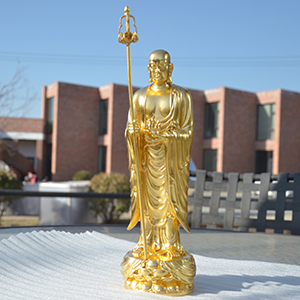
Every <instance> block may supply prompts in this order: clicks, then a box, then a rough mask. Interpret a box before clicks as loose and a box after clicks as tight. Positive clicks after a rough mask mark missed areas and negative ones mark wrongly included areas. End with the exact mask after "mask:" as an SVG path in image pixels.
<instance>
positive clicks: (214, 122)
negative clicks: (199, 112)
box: [204, 102, 219, 139]
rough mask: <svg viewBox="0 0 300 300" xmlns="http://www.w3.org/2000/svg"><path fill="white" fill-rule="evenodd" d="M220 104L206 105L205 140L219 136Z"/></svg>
mask: <svg viewBox="0 0 300 300" xmlns="http://www.w3.org/2000/svg"><path fill="white" fill-rule="evenodd" d="M218 123H219V102H213V103H205V116H204V138H206V139H211V138H214V137H217V136H218V126H219V124H218Z"/></svg>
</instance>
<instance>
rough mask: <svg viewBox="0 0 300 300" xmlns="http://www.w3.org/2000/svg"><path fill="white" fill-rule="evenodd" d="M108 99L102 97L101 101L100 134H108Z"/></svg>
mask: <svg viewBox="0 0 300 300" xmlns="http://www.w3.org/2000/svg"><path fill="white" fill-rule="evenodd" d="M107 121H108V99H101V100H100V103H99V135H105V134H107Z"/></svg>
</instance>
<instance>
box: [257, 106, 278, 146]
mask: <svg viewBox="0 0 300 300" xmlns="http://www.w3.org/2000/svg"><path fill="white" fill-rule="evenodd" d="M274 121H275V104H274V103H272V104H266V105H258V106H257V132H256V139H257V140H259V141H264V140H273V139H274Z"/></svg>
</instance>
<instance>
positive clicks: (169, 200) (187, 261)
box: [119, 6, 196, 296]
mask: <svg viewBox="0 0 300 300" xmlns="http://www.w3.org/2000/svg"><path fill="white" fill-rule="evenodd" d="M124 11H125V15H124V16H123V17H122V18H121V19H120V27H119V42H121V43H123V44H125V45H126V49H127V66H128V72H127V75H128V92H129V100H130V114H129V116H128V122H127V128H126V131H125V136H126V140H127V146H128V157H129V170H130V183H131V212H132V216H131V221H130V224H129V226H128V229H131V228H133V227H134V226H135V225H136V224H137V222H138V221H140V222H141V235H140V238H139V241H138V243H137V244H136V246H135V247H134V248H133V250H132V251H129V252H128V253H127V254H126V255H125V256H124V259H123V262H122V264H121V266H122V274H123V277H124V278H125V287H126V288H127V289H132V290H141V291H145V292H149V293H157V294H164V295H169V296H178V295H186V294H190V293H191V292H192V291H193V282H194V278H195V274H196V265H195V261H194V258H193V256H192V255H191V254H189V253H188V252H187V251H186V250H185V249H184V247H183V245H182V244H181V241H180V226H182V227H183V228H184V229H185V230H186V231H189V224H188V218H187V217H188V211H187V204H188V195H187V192H188V180H189V164H190V154H191V145H192V140H193V113H192V102H191V96H190V93H189V92H188V91H187V90H185V89H184V88H182V87H180V86H177V85H175V84H172V71H173V64H172V63H171V57H170V54H169V53H168V52H167V51H165V50H156V51H153V52H152V53H151V54H150V56H149V64H148V72H149V77H150V78H149V82H150V85H149V86H146V87H145V88H143V89H140V90H138V91H137V92H136V93H135V94H134V95H132V84H131V69H130V44H131V43H133V42H136V41H137V40H138V37H137V29H136V26H135V20H134V18H133V16H131V15H130V14H129V8H128V7H127V6H126V7H125V10H124ZM124 18H125V23H126V31H125V32H124V33H121V32H120V29H121V27H122V20H123V19H124ZM130 18H133V25H134V27H135V31H134V32H133V33H131V32H130Z"/></svg>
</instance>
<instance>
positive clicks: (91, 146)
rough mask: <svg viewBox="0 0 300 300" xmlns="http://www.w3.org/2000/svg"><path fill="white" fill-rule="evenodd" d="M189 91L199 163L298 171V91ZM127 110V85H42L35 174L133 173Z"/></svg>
mask: <svg viewBox="0 0 300 300" xmlns="http://www.w3.org/2000/svg"><path fill="white" fill-rule="evenodd" d="M134 90H136V88H135V89H134ZM189 91H190V93H191V95H192V100H193V109H194V143H193V147H192V159H193V161H194V163H195V165H196V167H197V168H198V169H207V170H210V171H213V170H217V171H220V172H240V173H244V172H254V173H261V172H265V171H268V172H272V173H274V174H276V173H279V172H289V173H293V172H296V171H299V170H300V157H299V155H297V154H298V153H297V152H298V149H300V130H299V128H300V118H299V116H298V114H299V112H300V93H296V92H288V91H284V90H281V89H277V90H273V91H266V92H259V93H250V92H245V91H240V90H234V89H229V88H226V87H220V88H216V89H210V90H205V91H200V90H191V89H189ZM128 108H129V104H128V91H127V86H124V85H117V84H113V83H111V84H109V85H106V86H101V87H99V88H98V87H88V86H80V85H74V84H67V83H61V82H55V83H53V84H51V85H48V86H45V87H43V93H42V119H41V120H37V122H40V123H39V124H43V126H41V125H39V126H37V127H36V128H38V131H39V132H40V134H42V136H43V137H44V140H43V141H41V140H38V141H37V142H36V143H37V144H36V158H37V164H36V171H37V173H38V177H39V178H42V177H45V176H46V175H47V176H48V177H49V178H51V179H52V180H54V181H63V180H69V179H71V178H72V176H73V175H74V173H75V172H77V171H79V170H89V171H90V172H91V173H93V174H96V173H98V172H100V171H106V172H121V173H125V174H128V159H127V146H126V141H125V138H124V130H125V127H126V121H127V114H128ZM24 124H25V123H24ZM26 126H27V125H26ZM26 126H24V128H25V127H26ZM41 128H42V129H41Z"/></svg>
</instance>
